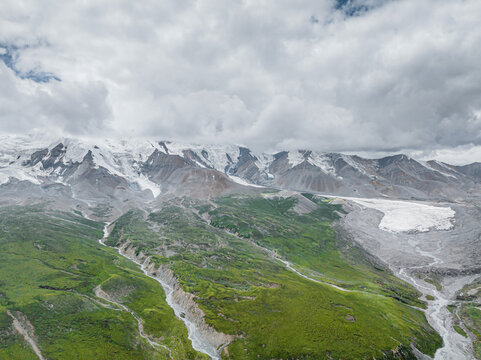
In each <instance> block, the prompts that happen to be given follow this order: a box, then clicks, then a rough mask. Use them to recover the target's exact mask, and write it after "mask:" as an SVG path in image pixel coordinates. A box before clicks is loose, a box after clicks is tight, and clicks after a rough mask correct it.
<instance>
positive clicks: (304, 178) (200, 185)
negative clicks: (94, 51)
mask: <svg viewBox="0 0 481 360" xmlns="http://www.w3.org/2000/svg"><path fill="white" fill-rule="evenodd" d="M1 143H2V145H1V146H0V191H1V192H2V194H3V195H4V196H3V198H4V199H6V198H8V194H10V193H12V192H13V193H14V194H15V196H14V197H16V198H17V197H18V193H19V192H22V191H24V190H22V189H25V188H28V189H29V191H28V194H29V195H30V196H42V194H45V193H48V194H52V193H56V194H63V195H65V196H70V197H72V198H81V199H82V200H84V201H87V202H90V205H92V204H94V203H95V204H97V205H98V204H99V203H102V202H103V201H109V202H111V201H112V199H116V200H118V201H120V202H121V203H126V202H132V201H134V202H135V201H142V202H145V201H150V200H153V199H155V198H157V197H159V196H169V195H171V196H183V195H185V196H190V197H197V198H206V197H211V196H217V195H221V194H229V193H231V192H232V191H235V192H239V191H240V192H243V191H245V192H256V191H257V192H258V191H260V190H259V189H260V188H263V187H266V188H277V189H285V190H295V191H305V192H314V193H320V194H332V195H340V196H357V197H378V198H379V197H387V198H396V199H416V200H448V201H455V200H457V199H465V198H466V197H467V196H468V194H469V196H477V194H478V193H479V189H480V186H479V185H480V181H481V163H473V164H470V165H465V166H455V165H450V164H446V163H443V162H440V161H436V160H431V161H419V160H415V159H413V158H411V157H409V156H407V155H402V154H399V155H393V156H388V157H384V158H380V159H365V158H362V157H359V156H356V155H346V154H340V153H320V152H315V151H311V150H296V151H292V150H291V151H281V152H278V153H275V154H266V153H255V152H253V151H251V150H250V149H248V148H246V147H243V146H235V145H227V146H225V145H224V146H223V145H194V144H181V143H176V142H169V141H152V140H105V141H98V142H94V141H92V140H81V139H74V138H62V139H58V140H56V141H53V142H51V143H47V144H45V143H43V142H42V141H37V140H34V139H32V138H27V137H18V136H4V137H3V138H1ZM52 189H54V190H52ZM52 191H53V192H52Z"/></svg>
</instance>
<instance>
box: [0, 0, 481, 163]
mask: <svg viewBox="0 0 481 360" xmlns="http://www.w3.org/2000/svg"><path fill="white" fill-rule="evenodd" d="M336 6H337V8H336ZM348 6H350V7H353V9H354V8H356V7H357V8H362V6H364V7H365V8H366V9H368V10H369V11H364V10H363V11H362V14H361V13H359V14H357V15H356V16H346V12H345V11H344V10H346V9H347V7H348ZM3 7H4V11H2V15H0V34H2V35H1V36H0V42H1V43H6V42H8V43H14V42H15V41H16V42H17V43H18V44H29V43H38V41H39V39H42V41H44V42H45V43H48V46H38V47H35V48H32V49H28V50H27V49H25V50H24V51H21V52H20V55H19V59H20V62H19V65H18V66H21V68H22V71H28V69H33V68H35V66H37V67H38V68H40V69H42V70H43V71H45V72H51V73H53V74H56V75H58V76H59V77H60V78H61V79H62V80H63V81H62V83H58V84H54V83H53V82H50V83H48V84H43V85H41V86H38V85H36V84H33V83H32V82H31V81H29V80H22V79H18V77H15V74H13V73H12V71H11V69H8V68H4V69H2V74H1V76H2V79H3V78H5V77H7V78H8V81H6V82H3V81H2V83H1V85H0V91H1V92H2V93H4V94H5V95H4V96H5V98H4V99H3V100H2V102H3V103H4V104H5V106H3V107H2V110H1V111H2V114H1V117H0V125H1V126H0V129H1V130H3V131H16V132H25V131H28V130H29V128H31V127H32V124H34V126H35V127H45V128H59V130H60V131H63V132H67V133H71V134H89V133H94V134H97V133H100V134H102V135H109V136H120V137H122V136H131V135H132V134H134V135H137V136H149V137H152V136H154V137H158V138H162V139H166V138H170V139H174V140H175V139H179V140H183V141H202V142H224V143H241V144H244V145H247V146H252V147H254V148H256V149H258V150H276V149H282V148H301V147H302V148H312V149H317V150H326V151H370V152H376V151H378V152H382V151H400V150H403V149H405V150H408V151H412V152H416V151H421V152H424V153H433V154H434V153H435V152H436V151H437V150H439V151H441V150H440V149H449V148H453V149H454V148H457V149H460V147H462V146H471V145H470V144H472V145H474V146H476V145H481V118H480V117H481V96H479V95H480V94H481V65H480V64H479V58H480V57H481V56H480V55H481V36H480V35H479V34H481V21H480V20H479V18H478V16H477V14H479V13H480V12H481V3H480V2H479V1H476V0H466V1H462V2H461V1H459V2H453V1H448V0H419V1H408V0H397V1H383V0H369V1H364V2H360V1H357V0H356V1H350V2H348V3H347V4H342V6H339V4H338V3H337V2H336V1H334V0H332V1H328V0H326V1H312V0H302V1H298V2H292V1H279V0H278V1H274V0H271V1H262V2H259V1H253V0H245V1H242V2H236V3H227V2H221V1H213V0H202V1H187V0H185V1H175V2H156V1H144V2H128V1H120V2H109V3H105V4H101V3H98V2H89V1H87V2H82V3H62V4H61V5H58V3H57V2H53V1H52V2H43V3H42V6H40V5H39V4H38V3H37V2H35V1H27V2H26V3H25V6H23V7H20V6H18V5H17V4H16V2H14V1H6V3H5V5H4V6H3ZM343 9H344V10H343ZM343 11H344V12H343ZM351 15H352V14H351ZM313 19H315V20H316V21H313ZM7 73H8V74H9V75H8V76H7V75H6V74H7ZM11 89H13V90H11ZM19 89H22V91H20V90H19ZM11 91H13V92H14V93H15V94H16V96H15V97H13V96H10V95H8V94H10V92H11Z"/></svg>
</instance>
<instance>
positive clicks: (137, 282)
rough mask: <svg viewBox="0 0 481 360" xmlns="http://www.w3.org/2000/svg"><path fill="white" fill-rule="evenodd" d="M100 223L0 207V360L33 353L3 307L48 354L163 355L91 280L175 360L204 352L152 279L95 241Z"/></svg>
mask: <svg viewBox="0 0 481 360" xmlns="http://www.w3.org/2000/svg"><path fill="white" fill-rule="evenodd" d="M102 227H103V224H101V223H97V222H93V221H89V220H86V219H84V218H82V217H79V216H76V215H72V214H66V213H60V212H53V211H48V210H46V209H45V208H43V207H28V208H26V207H10V208H2V209H0V359H2V360H3V359H37V357H36V356H35V355H34V353H33V351H32V348H31V347H30V346H28V345H27V344H26V343H25V341H24V339H23V337H22V336H20V335H19V333H18V332H17V331H15V329H14V327H13V324H12V321H13V319H12V318H11V317H10V316H8V315H7V310H8V311H10V313H11V314H12V315H13V316H15V317H16V318H17V319H20V322H21V323H23V326H24V327H26V328H28V327H29V324H31V326H32V327H33V328H32V329H31V335H32V337H33V338H34V340H35V341H36V342H37V344H38V347H39V348H40V350H41V352H42V354H43V356H44V357H45V358H48V359H49V360H54V359H89V360H90V359H168V358H169V355H168V351H167V350H165V349H162V348H159V349H154V348H153V347H152V346H150V345H149V344H148V343H147V342H146V341H145V340H144V339H142V338H141V337H140V336H139V332H138V328H137V321H136V320H135V319H134V317H133V316H132V315H131V314H130V313H128V312H126V311H125V310H123V309H122V308H120V307H118V306H115V305H114V304H112V303H108V302H105V301H103V300H102V299H100V298H97V297H96V296H95V294H94V289H95V287H97V286H98V285H101V286H102V289H104V290H105V291H106V292H107V293H109V294H111V295H112V297H113V298H115V299H116V301H117V302H119V303H122V304H124V305H125V306H127V307H128V308H129V309H130V310H132V311H134V312H135V313H136V314H137V315H138V316H140V317H141V318H142V319H143V320H144V324H145V328H146V332H147V333H148V334H149V335H151V336H152V338H153V339H155V340H156V341H157V342H159V343H162V344H165V345H166V346H168V347H169V348H170V350H171V351H172V354H173V357H174V358H175V359H187V358H188V359H202V358H205V357H204V356H203V355H201V354H198V353H196V352H195V351H194V350H193V349H192V347H191V345H190V341H189V340H188V339H187V331H186V329H185V327H184V325H183V323H182V322H181V321H180V320H178V319H177V318H175V316H174V314H173V311H172V310H171V309H170V307H169V306H168V305H167V304H166V302H165V295H164V292H163V290H162V288H161V287H160V285H159V284H158V283H157V282H156V281H154V280H152V279H150V278H147V277H145V276H144V275H143V274H141V273H140V272H139V271H138V270H137V268H136V267H135V265H134V264H132V263H130V262H128V261H126V260H125V259H124V258H123V257H121V256H119V255H118V254H117V253H116V252H115V251H114V249H111V248H107V247H104V246H102V245H100V244H99V243H98V241H97V239H98V238H100V237H101V236H102ZM117 289H123V290H122V292H121V293H119V292H118V291H117ZM125 289H127V291H125Z"/></svg>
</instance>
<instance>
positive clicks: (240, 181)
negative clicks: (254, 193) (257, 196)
mask: <svg viewBox="0 0 481 360" xmlns="http://www.w3.org/2000/svg"><path fill="white" fill-rule="evenodd" d="M228 176H229V178H230V179H231V180H232V181H234V182H236V183H237V184H240V185H244V186H252V187H256V188H263V187H264V186H261V185H255V184H251V183H249V182H247V181H245V180H244V179H242V178H240V177H238V176H234V175H228Z"/></svg>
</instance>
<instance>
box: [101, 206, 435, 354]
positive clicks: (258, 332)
mask: <svg viewBox="0 0 481 360" xmlns="http://www.w3.org/2000/svg"><path fill="white" fill-rule="evenodd" d="M294 205H295V200H293V199H282V198H270V199H268V198H263V197H254V198H253V197H227V198H220V199H215V200H214V201H212V202H210V203H209V204H201V203H196V202H193V201H189V200H188V199H182V200H179V201H172V202H171V203H168V204H164V205H163V207H162V208H161V209H159V210H158V211H156V212H153V213H151V214H149V215H148V216H147V215H145V214H144V213H141V212H138V211H131V212H129V213H127V214H125V215H124V216H122V217H121V218H119V219H118V220H117V221H116V223H115V226H114V228H113V231H112V233H111V236H110V238H109V241H108V243H109V244H110V245H119V244H121V243H122V242H124V241H126V240H129V241H131V242H132V243H134V244H135V245H136V246H137V248H138V249H139V251H140V250H142V251H144V252H146V253H148V254H151V255H153V259H154V261H155V262H157V263H158V264H161V263H162V264H169V266H170V268H171V269H172V270H173V271H174V273H175V275H176V276H177V277H178V279H179V282H180V283H181V285H182V287H183V288H184V290H186V291H188V292H191V293H193V294H195V295H196V296H197V302H198V304H199V306H200V307H201V308H202V309H203V310H204V312H205V314H206V320H207V322H208V323H210V324H212V325H213V326H214V327H215V328H216V329H217V330H219V331H222V332H225V333H229V334H233V335H236V336H237V339H236V340H235V341H234V342H233V343H232V344H230V345H229V346H228V347H227V348H226V350H225V351H224V352H223V358H225V359H272V358H275V359H277V358H279V359H280V358H283V359H324V358H325V359H331V358H332V359H341V358H342V359H372V358H376V359H381V358H384V359H391V358H398V359H411V358H414V356H413V355H412V353H411V350H410V345H411V344H414V345H415V346H416V347H417V348H418V349H420V350H421V351H423V352H424V353H427V354H430V355H432V354H434V352H435V350H436V349H437V348H438V347H439V346H440V345H441V342H442V341H441V339H440V337H439V335H438V334H436V333H435V332H434V330H433V329H432V328H431V327H430V326H429V325H428V324H427V322H426V319H425V316H424V314H423V313H422V312H421V311H420V310H418V309H416V308H415V307H421V306H424V303H422V302H420V301H419V300H417V297H418V296H419V294H418V293H417V292H416V291H415V290H414V289H413V288H412V287H410V286H409V285H407V284H405V283H403V282H401V281H400V280H398V279H397V278H395V277H394V276H393V275H392V274H391V273H390V272H389V271H388V270H386V269H384V268H382V267H381V266H379V265H378V264H376V263H375V262H374V261H373V260H371V259H370V258H369V257H368V256H367V255H366V254H365V253H364V252H363V251H362V250H361V249H359V248H358V247H356V246H354V245H353V243H352V241H350V240H349V239H348V238H346V237H345V236H343V235H342V234H340V233H339V232H338V231H336V229H335V228H334V227H333V223H334V222H335V220H336V218H337V216H338V215H337V213H338V212H339V211H340V210H341V209H340V208H339V207H338V206H336V205H332V204H330V203H328V202H322V201H319V202H318V208H317V210H315V211H313V212H312V213H310V214H307V215H298V214H296V213H295V212H293V211H292V208H293V206H294ZM259 246H262V247H265V248H268V249H270V250H273V251H275V252H276V253H277V254H278V255H280V256H282V258H283V259H285V260H289V261H290V262H292V263H293V266H295V267H296V269H298V270H299V271H301V272H303V273H304V274H306V275H308V276H310V277H311V278H314V279H318V280H321V281H324V282H327V283H331V284H336V285H339V286H342V287H344V288H345V289H347V290H350V291H349V292H348V291H341V290H338V289H335V288H334V287H332V286H330V285H326V284H319V283H316V282H314V281H311V280H308V279H305V278H303V277H301V276H299V275H298V274H296V273H294V272H292V271H290V270H288V269H286V268H285V266H284V265H283V264H282V263H281V262H279V261H278V260H276V259H275V258H273V257H272V256H271V255H270V254H269V253H268V252H266V251H264V250H262V249H261V248H259Z"/></svg>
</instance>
